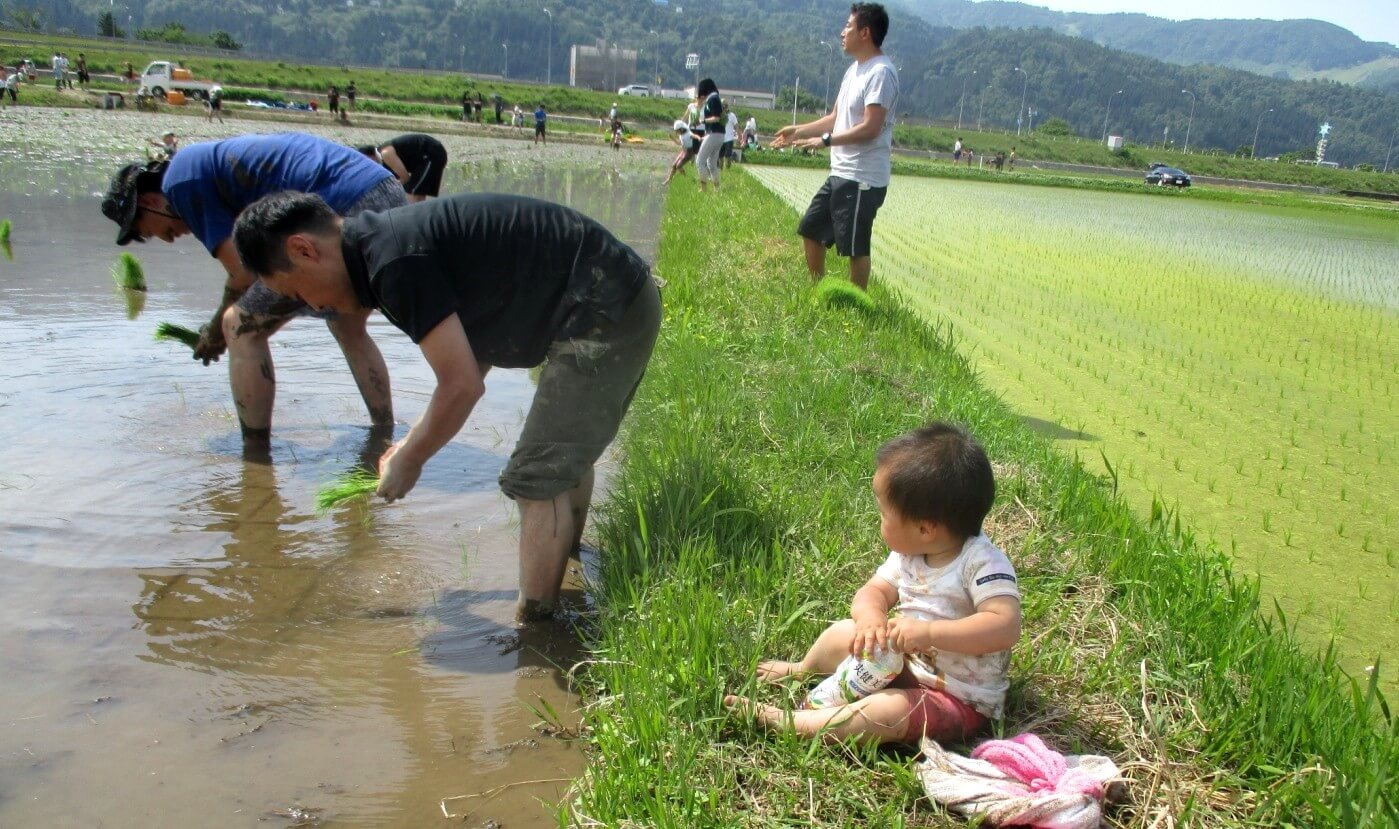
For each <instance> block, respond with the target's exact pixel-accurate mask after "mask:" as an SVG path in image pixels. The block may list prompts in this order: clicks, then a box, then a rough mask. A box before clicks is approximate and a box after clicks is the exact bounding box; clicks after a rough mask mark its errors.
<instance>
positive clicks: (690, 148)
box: [662, 120, 700, 184]
mask: <svg viewBox="0 0 1399 829" xmlns="http://www.w3.org/2000/svg"><path fill="white" fill-rule="evenodd" d="M672 129H674V130H675V133H674V135H675V143H676V144H679V145H680V152H679V153H678V154H677V155H676V156H675V160H674V161H672V162H670V173H669V174H668V175H666V177H665V181H664V182H662V184H670V180H671V179H673V178H675V174H676V173H680V174H682V175H683V174H684V172H685V165H686V164H687V163H688V162H689V161H690V159H692V158H694V157H695V155H696V154H697V153H699V144H700V139H698V138H696V137H695V134H694V133H692V132H691V131H690V125H689V124H686V123H685V122H684V121H681V120H676V122H675V125H674V126H673V127H672Z"/></svg>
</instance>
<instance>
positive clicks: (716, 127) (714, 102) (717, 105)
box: [700, 92, 724, 134]
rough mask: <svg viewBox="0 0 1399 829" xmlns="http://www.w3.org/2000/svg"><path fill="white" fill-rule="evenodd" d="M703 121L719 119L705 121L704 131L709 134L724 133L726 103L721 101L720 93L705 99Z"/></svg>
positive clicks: (714, 93) (713, 93)
mask: <svg viewBox="0 0 1399 829" xmlns="http://www.w3.org/2000/svg"><path fill="white" fill-rule="evenodd" d="M700 118H701V119H709V118H718V119H719V120H718V121H709V120H704V131H705V133H707V134H713V133H716V132H717V133H721V134H722V133H723V132H724V102H723V101H722V100H720V98H719V93H718V92H711V93H709V97H708V98H705V99H704V108H703V109H702V110H701V111H700Z"/></svg>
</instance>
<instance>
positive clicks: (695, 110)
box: [684, 101, 699, 127]
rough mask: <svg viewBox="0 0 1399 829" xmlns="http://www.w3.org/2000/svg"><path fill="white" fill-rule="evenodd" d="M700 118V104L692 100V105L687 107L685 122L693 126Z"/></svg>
mask: <svg viewBox="0 0 1399 829" xmlns="http://www.w3.org/2000/svg"><path fill="white" fill-rule="evenodd" d="M698 118H699V106H698V105H697V104H696V103H695V102H694V101H691V102H690V105H689V106H687V107H685V115H684V119H685V123H686V124H688V125H689V126H692V127H693V126H694V125H695V121H696V120H698Z"/></svg>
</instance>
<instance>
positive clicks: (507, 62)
mask: <svg viewBox="0 0 1399 829" xmlns="http://www.w3.org/2000/svg"><path fill="white" fill-rule="evenodd" d="M500 48H502V49H504V50H505V71H504V72H501V73H500V76H501V77H502V78H508V77H510V44H509V43H502V44H500Z"/></svg>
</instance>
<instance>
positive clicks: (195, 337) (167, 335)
mask: <svg viewBox="0 0 1399 829" xmlns="http://www.w3.org/2000/svg"><path fill="white" fill-rule="evenodd" d="M155 339H156V342H161V341H162V340H174V341H175V342H179V343H184V344H185V345H187V346H189V347H190V348H194V346H195V344H197V343H198V342H199V332H198V331H195V330H194V329H192V328H186V327H184V326H183V325H176V324H175V323H173V322H162V323H161V324H160V325H157V326H156V327H155Z"/></svg>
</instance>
